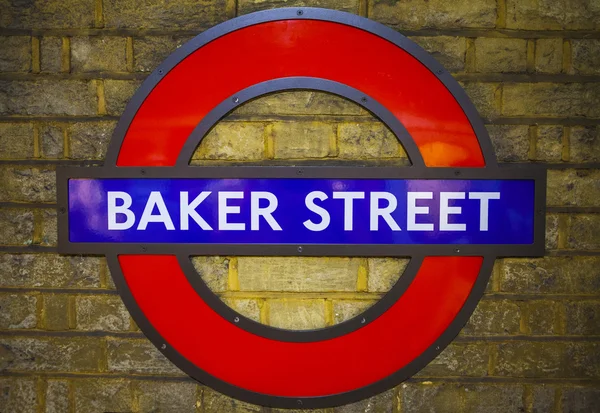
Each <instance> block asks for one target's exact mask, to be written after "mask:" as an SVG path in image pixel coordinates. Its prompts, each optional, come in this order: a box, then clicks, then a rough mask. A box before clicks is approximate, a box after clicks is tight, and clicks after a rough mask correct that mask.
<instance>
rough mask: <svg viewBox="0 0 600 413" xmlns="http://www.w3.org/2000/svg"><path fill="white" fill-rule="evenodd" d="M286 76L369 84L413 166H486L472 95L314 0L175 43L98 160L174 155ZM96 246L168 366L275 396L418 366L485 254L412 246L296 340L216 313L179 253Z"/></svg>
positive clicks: (470, 297) (280, 402)
mask: <svg viewBox="0 0 600 413" xmlns="http://www.w3.org/2000/svg"><path fill="white" fill-rule="evenodd" d="M287 78H305V79H315V82H316V83H315V84H317V83H318V82H319V81H327V82H337V83H338V84H342V85H346V86H348V87H349V88H351V89H352V90H355V91H359V92H360V93H362V94H364V96H368V97H369V99H372V100H373V101H374V102H375V103H377V104H380V105H381V106H383V107H384V108H385V109H386V111H387V112H386V113H389V114H391V115H392V117H393V119H394V120H395V121H398V122H399V124H401V125H402V126H403V128H404V130H405V131H406V132H407V133H408V136H410V138H411V139H412V141H413V142H414V144H415V145H416V148H418V156H417V158H418V159H419V160H422V161H419V162H422V163H423V164H424V166H426V167H458V166H460V167H479V168H481V167H487V168H490V167H491V168H495V167H496V161H495V157H494V153H493V149H492V146H491V143H490V140H489V137H488V135H487V132H486V131H485V127H484V126H483V124H482V122H481V120H480V118H479V116H478V114H477V112H476V110H475V108H474V107H473V105H472V103H471V102H470V101H469V99H468V98H467V96H466V94H465V93H464V91H463V90H462V88H461V87H460V85H458V83H457V82H456V81H455V80H454V79H453V78H452V76H451V75H450V74H449V73H448V72H447V71H445V70H444V69H443V67H442V66H441V65H440V64H439V63H437V62H436V61H435V60H434V59H433V58H432V57H431V56H430V55H429V54H427V52H425V51H424V50H423V49H421V48H420V47H419V46H417V45H416V44H415V43H413V42H412V41H410V40H408V39H407V38H405V37H404V36H402V35H400V34H399V33H397V32H395V31H393V30H391V29H389V28H387V27H385V26H383V25H380V24H378V23H375V22H373V21H370V20H368V19H365V18H361V17H358V16H354V15H351V14H348V13H343V12H337V11H332V10H324V9H314V8H286V9H276V10H270V11H265V12H258V13H253V14H251V15H246V16H242V17H239V18H236V19H233V20H230V21H228V22H225V23H222V24H220V25H218V26H215V27H214V28H212V29H210V30H207V31H206V32H204V33H202V34H201V35H199V36H197V37H196V38H194V39H192V40H191V41H190V42H188V43H186V44H185V45H184V46H182V47H181V48H180V49H178V50H177V51H176V52H175V53H173V54H172V55H171V56H170V57H169V58H167V60H166V61H165V62H163V64H161V65H160V66H159V67H158V68H157V69H156V70H155V71H154V72H153V73H152V75H151V76H150V77H149V78H148V79H147V80H146V81H145V82H144V83H143V85H142V86H141V87H140V89H139V90H138V91H137V92H136V94H135V96H134V97H133V98H132V100H131V101H130V102H129V104H128V106H127V108H126V110H125V113H124V114H123V116H122V118H121V120H120V121H119V124H118V125H117V128H116V130H115V133H114V135H113V138H112V141H111V144H110V146H109V151H108V154H107V160H106V164H105V165H106V166H105V167H106V168H115V167H143V166H167V167H168V166H175V165H176V164H177V163H178V160H179V163H180V162H181V160H180V156H181V154H182V153H184V148H185V147H186V145H188V148H187V153H189V146H190V144H189V142H190V140H191V139H190V138H191V137H192V136H194V131H196V134H197V128H198V126H199V125H200V124H202V123H203V122H204V124H206V123H207V122H208V124H209V127H210V126H212V125H213V124H214V123H216V122H217V121H218V118H214V119H213V117H214V116H212V117H211V114H212V115H214V113H215V108H217V107H219V105H221V106H222V105H223V102H230V103H228V104H229V105H231V107H235V105H236V104H239V103H242V101H240V100H239V99H238V98H237V96H238V95H240V94H241V93H242V91H244V90H248V89H249V88H252V87H253V86H256V85H258V84H263V83H265V82H269V81H277V80H281V79H287ZM270 91H273V90H270ZM340 94H342V95H344V96H346V97H347V95H346V94H344V93H340ZM255 96H257V95H255ZM363 100H364V101H358V100H357V103H360V104H362V105H363V106H365V107H367V108H370V107H369V106H368V105H367V103H366V101H367V99H366V98H363ZM231 102H232V103H231ZM375 113H376V111H375ZM386 123H388V124H389V122H386ZM209 127H208V128H209ZM208 128H207V127H204V128H203V129H202V128H200V129H201V130H204V131H206V130H208ZM396 130H398V129H397V128H395V131H396ZM150 137H151V138H150ZM201 138H202V136H200V137H199V138H198V141H197V142H193V144H192V147H193V148H195V146H196V145H197V143H198V142H199V140H200V139H201ZM399 138H400V137H399ZM401 140H402V139H401ZM404 143H405V144H406V141H404ZM407 152H409V155H410V153H411V151H407ZM413 155H414V152H413ZM413 157H414V156H413ZM419 162H418V163H419ZM413 164H414V160H413ZM413 167H415V166H414V165H413ZM107 258H108V262H109V265H110V268H111V273H112V276H113V278H114V279H115V283H116V284H117V287H118V289H119V293H120V294H121V296H122V298H123V300H124V302H125V304H126V305H127V307H128V309H129V311H130V312H131V314H132V316H133V318H134V320H135V321H136V323H137V324H138V325H139V327H140V328H141V329H142V331H143V332H144V333H145V334H146V335H147V336H148V337H149V338H150V340H151V341H152V342H153V343H154V344H155V345H156V346H157V347H158V348H159V349H160V350H161V351H162V352H163V353H164V354H165V355H166V356H167V357H168V358H169V359H170V360H171V361H172V362H174V363H175V364H176V365H177V366H178V367H179V368H181V369H182V370H183V371H185V372H186V373H187V374H189V375H190V376H192V377H193V378H195V379H197V380H199V381H200V382H202V383H204V384H207V385H209V386H211V387H213V388H214V389H216V390H218V391H220V392H222V393H225V394H227V395H230V396H233V397H236V398H238V399H241V400H245V401H248V402H251V403H257V404H262V405H268V406H273V407H284V408H299V407H300V408H323V407H331V406H336V405H341V404H346V403H350V402H353V401H357V400H360V399H363V398H365V397H369V396H372V395H374V394H377V393H380V392H382V391H385V390H387V389H389V388H391V387H393V386H395V385H397V384H398V383H400V382H401V381H403V380H405V379H406V378H408V377H410V376H412V375H413V374H415V373H416V372H418V371H419V370H420V369H421V368H423V367H424V366H425V365H426V364H427V363H428V362H430V361H431V360H432V359H433V358H435V357H436V356H437V355H438V354H439V353H440V352H441V351H442V350H443V349H444V348H445V347H446V346H447V345H448V344H449V343H450V342H451V341H452V339H453V338H454V337H455V336H456V335H457V334H458V332H459V331H460V329H461V328H462V326H463V325H464V324H465V323H466V321H467V320H468V318H469V316H470V315H471V313H472V312H473V310H474V308H475V306H476V304H477V302H478V301H479V299H480V298H481V296H482V294H483V291H484V289H485V286H486V284H487V281H488V278H489V275H490V274H491V267H492V265H493V260H494V257H485V258H484V257H459V256H454V257H413V259H412V260H411V263H415V262H416V263H417V264H418V263H420V264H421V265H420V267H419V268H415V276H414V279H412V282H410V285H407V286H406V289H405V290H404V291H403V294H402V295H401V296H400V297H399V298H398V299H397V300H396V301H395V302H393V303H392V304H391V305H390V306H389V308H387V311H384V312H383V313H382V314H381V315H379V316H378V317H377V318H376V319H374V320H372V321H370V322H369V323H366V324H365V325H364V326H363V327H361V328H357V329H355V330H353V331H350V332H348V333H346V334H343V335H339V336H335V337H332V338H329V339H320V340H314V341H309V342H298V341H293V340H290V341H283V340H275V339H272V338H269V337H266V336H262V335H259V334H254V333H252V332H249V331H247V330H246V329H244V328H243V327H242V326H240V325H236V323H235V322H232V320H230V319H226V318H224V317H223V316H222V314H221V313H220V312H218V311H216V310H215V308H214V306H212V305H210V304H209V303H207V301H206V300H203V297H202V296H201V295H199V294H198V289H197V288H195V287H194V286H193V285H192V283H190V279H189V278H188V277H186V274H185V271H184V269H183V267H185V266H186V265H187V264H186V263H185V262H182V259H181V257H179V258H178V257H177V256H176V255H118V256H117V255H108V256H107ZM416 267H418V265H417V266H416ZM197 278H198V279H199V278H200V277H197ZM402 278H403V277H401V279H402ZM198 282H199V283H201V284H202V281H201V280H199V281H198ZM204 287H205V286H204ZM394 288H396V287H394ZM206 289H207V288H206ZM390 293H391V291H390ZM388 294H389V293H388ZM265 328H270V327H265ZM332 328H333V327H332Z"/></svg>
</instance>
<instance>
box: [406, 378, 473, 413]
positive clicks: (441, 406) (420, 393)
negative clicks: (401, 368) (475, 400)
mask: <svg viewBox="0 0 600 413" xmlns="http://www.w3.org/2000/svg"><path fill="white" fill-rule="evenodd" d="M401 387H402V390H401V392H400V399H401V405H402V406H403V407H404V408H405V409H406V410H407V411H409V412H417V413H426V412H432V411H433V412H439V413H451V412H456V411H457V410H459V409H460V406H461V405H462V397H463V396H462V391H461V389H460V387H459V386H458V385H456V384H445V383H442V384H433V383H431V382H429V383H406V384H403V385H402V386H401Z"/></svg>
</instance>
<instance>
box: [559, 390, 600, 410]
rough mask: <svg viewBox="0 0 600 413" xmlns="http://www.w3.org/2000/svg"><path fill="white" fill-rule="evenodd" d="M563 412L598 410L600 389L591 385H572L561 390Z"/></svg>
mask: <svg viewBox="0 0 600 413" xmlns="http://www.w3.org/2000/svg"><path fill="white" fill-rule="evenodd" d="M561 405H562V406H563V410H562V411H563V412H564V413H566V412H572V413H587V412H593V411H597V410H598V406H600V391H599V390H598V389H597V388H593V387H591V388H590V387H573V388H567V389H564V390H563V391H562V397H561Z"/></svg>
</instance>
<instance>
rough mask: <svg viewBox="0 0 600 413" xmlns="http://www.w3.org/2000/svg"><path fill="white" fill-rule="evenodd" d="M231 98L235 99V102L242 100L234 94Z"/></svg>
mask: <svg viewBox="0 0 600 413" xmlns="http://www.w3.org/2000/svg"><path fill="white" fill-rule="evenodd" d="M231 100H232V101H233V103H238V102H239V101H240V98H238V97H237V96H234V97H233V98H232V99H231Z"/></svg>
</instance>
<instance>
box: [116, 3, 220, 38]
mask: <svg viewBox="0 0 600 413" xmlns="http://www.w3.org/2000/svg"><path fill="white" fill-rule="evenodd" d="M225 5H226V1H225V0H202V1H200V2H197V1H189V0H181V1H178V2H168V3H165V2H162V1H159V0H144V1H143V2H138V3H131V2H129V1H127V0H107V1H105V2H104V20H105V23H106V26H107V27H116V28H150V29H152V28H159V29H164V28H179V29H191V30H198V31H201V30H205V29H208V28H209V27H211V26H213V25H215V24H217V23H221V22H222V21H224V20H225V19H226V10H225ZM142 10H143V12H142Z"/></svg>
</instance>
